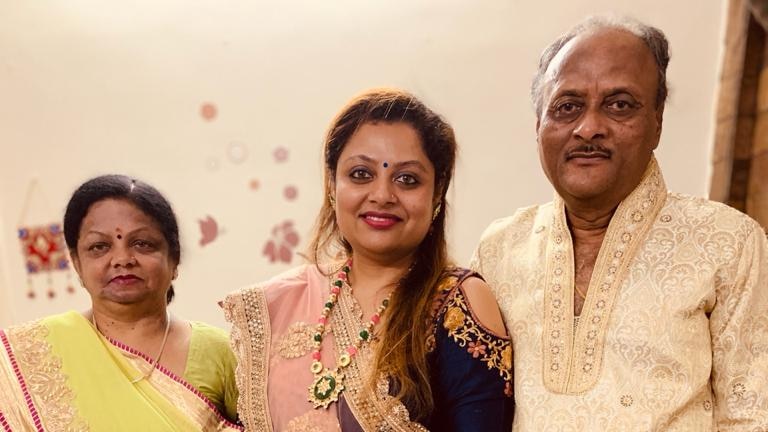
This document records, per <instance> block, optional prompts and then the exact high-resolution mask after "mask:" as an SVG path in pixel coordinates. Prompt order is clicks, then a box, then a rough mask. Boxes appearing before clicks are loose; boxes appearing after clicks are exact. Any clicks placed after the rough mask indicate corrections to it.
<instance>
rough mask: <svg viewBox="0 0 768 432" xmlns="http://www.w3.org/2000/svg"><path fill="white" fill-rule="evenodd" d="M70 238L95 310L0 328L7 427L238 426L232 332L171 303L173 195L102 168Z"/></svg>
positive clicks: (175, 255) (175, 248) (67, 229)
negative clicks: (183, 314)
mask: <svg viewBox="0 0 768 432" xmlns="http://www.w3.org/2000/svg"><path fill="white" fill-rule="evenodd" d="M64 236H65V239H66V242H67V246H68V248H69V251H70V255H71V256H72V261H73V264H74V267H75V269H76V270H77V273H78V275H79V276H80V279H81V281H82V284H83V286H84V287H85V289H86V290H87V291H88V294H89V295H90V297H91V302H92V309H91V310H89V311H87V312H83V313H78V312H66V313H63V314H61V315H55V316H49V317H46V318H43V319H41V320H38V321H34V322H31V323H27V324H22V325H19V326H16V327H11V328H9V329H8V330H6V331H0V339H2V347H1V348H0V388H1V389H2V391H1V392H0V426H2V427H0V430H35V431H44V430H45V431H63V430H73V431H74V430H92V431H105V430H109V431H139V430H141V431H201V430H204V431H208V430H227V429H239V427H238V426H237V425H235V424H234V423H233V421H234V420H235V418H236V399H237V389H236V386H235V383H234V363H235V359H234V356H233V355H232V352H231V350H230V349H229V347H228V341H227V335H226V333H225V332H224V331H222V330H219V329H216V328H214V327H211V326H208V325H206V324H202V323H199V322H189V321H185V320H183V319H181V318H178V317H175V316H173V315H171V314H170V312H169V311H168V303H170V302H171V300H172V299H173V295H174V292H173V287H172V285H171V281H172V280H174V279H175V278H176V276H177V274H178V265H179V261H180V258H181V248H180V246H179V232H178V226H177V222H176V216H175V215H174V213H173V210H172V209H171V206H170V204H169V203H168V201H167V200H166V199H165V198H164V197H163V196H162V195H161V194H160V193H159V192H158V191H157V190H156V189H154V188H153V187H152V186H150V185H147V184H146V183H142V182H140V181H138V180H132V179H130V178H129V177H125V176H118V175H109V176H102V177H97V178H95V179H92V180H90V181H88V182H86V183H84V184H83V185H81V186H80V187H79V188H78V189H77V190H76V191H75V193H74V194H73V195H72V198H71V199H70V201H69V204H68V205H67V210H66V214H65V216H64ZM3 428H5V429H3Z"/></svg>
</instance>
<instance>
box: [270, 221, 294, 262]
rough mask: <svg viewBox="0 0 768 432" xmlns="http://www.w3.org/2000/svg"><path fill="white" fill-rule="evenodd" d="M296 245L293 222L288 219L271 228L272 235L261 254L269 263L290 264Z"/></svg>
mask: <svg viewBox="0 0 768 432" xmlns="http://www.w3.org/2000/svg"><path fill="white" fill-rule="evenodd" d="M298 244H299V234H298V233H296V230H295V229H294V226H293V221H292V220H290V219H288V220H285V221H283V222H282V223H279V224H277V225H275V226H274V228H272V235H271V236H270V238H269V240H267V243H266V244H265V245H264V250H263V251H262V254H264V255H265V256H267V257H268V258H269V262H271V263H274V262H276V261H279V262H284V263H290V262H291V260H292V259H293V249H294V248H295V247H296V246H297V245H298Z"/></svg>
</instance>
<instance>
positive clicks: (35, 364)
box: [3, 320, 89, 432]
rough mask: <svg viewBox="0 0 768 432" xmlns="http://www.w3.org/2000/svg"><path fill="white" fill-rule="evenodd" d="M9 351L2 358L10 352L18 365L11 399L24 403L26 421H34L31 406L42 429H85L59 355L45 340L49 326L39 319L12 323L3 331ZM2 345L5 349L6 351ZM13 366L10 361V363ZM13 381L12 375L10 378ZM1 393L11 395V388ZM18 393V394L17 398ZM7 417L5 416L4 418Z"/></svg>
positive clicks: (85, 424) (39, 427) (86, 425)
mask: <svg viewBox="0 0 768 432" xmlns="http://www.w3.org/2000/svg"><path fill="white" fill-rule="evenodd" d="M5 334H6V336H7V340H8V343H9V344H10V348H11V350H12V353H7V352H5V353H4V356H3V359H6V358H8V357H7V356H8V355H11V354H12V355H13V358H14V359H15V362H16V364H15V366H17V367H18V371H17V373H18V374H20V376H17V377H16V379H15V381H16V384H17V385H16V386H13V387H18V388H19V391H18V392H16V393H17V396H16V398H17V400H16V401H13V400H11V401H10V402H11V403H15V404H18V405H20V406H24V407H26V409H25V410H24V411H25V412H26V414H29V417H27V416H26V415H25V416H24V417H25V418H26V419H27V420H28V421H29V422H31V423H30V424H29V425H34V424H35V418H33V417H34V416H33V410H34V411H36V414H37V420H38V421H39V422H40V424H39V425H38V426H37V428H38V429H41V430H43V429H44V430H56V431H67V432H70V431H71V432H79V431H88V430H89V427H88V424H87V423H86V422H85V420H84V419H83V418H81V417H80V415H79V414H78V411H77V408H75V405H74V400H75V393H74V392H73V391H72V390H71V389H70V388H69V387H68V385H67V376H66V375H65V374H64V373H63V372H62V370H61V369H62V363H61V359H60V358H58V357H57V356H56V355H54V354H53V350H52V347H51V345H50V343H49V342H48V340H47V339H46V338H47V336H48V329H47V328H46V326H45V324H43V321H42V320H37V321H32V322H29V323H25V324H21V325H18V326H14V327H11V328H9V329H8V330H7V332H6V333H5ZM5 349H6V348H5V347H4V349H3V350H4V351H5ZM11 366H13V365H11ZM22 380H23V386H24V388H25V389H26V392H27V394H28V395H29V397H31V399H32V400H25V398H24V394H23V391H22V390H21V387H19V386H20V385H22ZM12 381H13V379H12ZM6 391H7V392H8V393H7V394H5V396H4V397H10V398H13V393H12V390H11V389H7V390H6V389H4V390H3V393H6ZM19 397H21V398H19ZM6 420H8V419H6Z"/></svg>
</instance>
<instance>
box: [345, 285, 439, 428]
mask: <svg viewBox="0 0 768 432" xmlns="http://www.w3.org/2000/svg"><path fill="white" fill-rule="evenodd" d="M347 288H348V287H347ZM357 310H358V309H357V302H355V300H354V299H353V298H352V296H351V294H350V290H349V289H342V291H341V295H340V296H339V299H338V303H337V306H336V307H335V308H333V311H332V312H331V313H332V319H333V322H334V323H335V327H334V338H335V342H336V352H344V350H346V348H347V347H348V346H350V345H352V342H353V341H354V340H355V337H356V335H357V332H358V329H359V328H360V326H361V322H360V318H359V316H360V315H359V312H356V311H357ZM372 364H373V350H372V349H371V346H370V345H367V346H364V347H363V348H362V349H360V351H359V352H358V354H357V356H356V358H355V360H354V361H353V362H352V363H351V364H350V365H349V366H347V367H346V368H345V369H344V374H345V379H344V386H345V387H346V389H345V390H344V394H343V396H344V399H345V400H346V402H347V404H348V405H349V408H350V410H351V411H352V413H353V414H354V417H355V419H356V420H357V421H358V423H359V424H360V426H361V427H362V428H363V430H366V431H380V432H389V431H393V432H426V431H427V429H426V428H425V427H424V426H422V425H421V424H419V423H416V422H412V421H411V420H410V417H409V413H408V410H407V409H406V408H405V405H403V403H402V402H400V401H399V400H398V399H396V398H394V397H392V396H390V395H389V380H388V379H387V378H386V377H384V376H381V377H379V378H378V379H377V380H376V388H375V389H374V392H373V394H372V392H371V391H370V389H369V386H368V379H369V377H370V376H371V375H370V374H372V373H374V372H373V371H372V370H371V365H372Z"/></svg>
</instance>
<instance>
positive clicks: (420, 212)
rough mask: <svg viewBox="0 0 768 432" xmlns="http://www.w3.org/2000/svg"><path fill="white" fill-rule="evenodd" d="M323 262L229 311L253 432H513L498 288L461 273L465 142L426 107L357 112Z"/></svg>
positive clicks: (345, 135)
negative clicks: (458, 194) (460, 147)
mask: <svg viewBox="0 0 768 432" xmlns="http://www.w3.org/2000/svg"><path fill="white" fill-rule="evenodd" d="M324 154H325V193H326V199H325V200H324V204H323V207H322V209H321V210H320V214H319V215H318V218H317V229H316V233H315V237H314V239H313V241H312V244H311V247H310V254H309V255H310V256H311V257H312V263H311V264H310V265H306V266H302V267H299V268H297V269H295V270H293V271H291V272H289V273H286V274H283V275H280V276H278V277H276V278H274V279H272V280H270V281H267V282H264V283H261V284H258V285H256V286H255V287H251V288H247V289H244V290H242V291H240V292H237V293H234V294H231V295H230V296H228V297H227V299H226V301H225V313H226V316H227V319H228V320H230V321H231V322H232V323H233V333H232V338H233V343H234V346H235V348H236V349H235V353H236V355H237V357H238V362H239V366H238V374H239V376H238V385H239V390H240V398H241V399H240V404H239V407H240V413H239V414H240V417H241V419H243V422H244V424H245V426H246V427H247V428H248V430H254V431H266V430H276V431H309V430H312V431H344V432H348V431H361V430H362V431H384V430H386V431H390V430H392V431H407V430H425V429H430V430H435V431H464V432H467V431H487V432H493V431H508V430H510V428H511V412H512V407H511V405H512V399H511V398H510V395H511V387H510V377H511V366H512V365H511V358H512V352H511V347H510V342H509V339H508V338H507V336H506V331H505V329H504V326H503V323H502V320H501V315H500V313H499V310H498V307H497V305H496V303H495V300H494V299H493V297H492V295H491V293H490V290H489V288H488V286H487V285H486V284H485V282H483V280H482V279H480V278H479V276H478V275H477V274H476V273H473V272H471V271H469V270H467V269H463V268H459V267H455V266H452V265H451V263H450V261H449V259H448V256H447V251H446V241H445V216H446V209H447V202H446V192H447V190H448V186H449V184H450V181H451V177H452V174H453V168H454V160H455V154H456V142H455V138H454V133H453V130H452V129H451V127H450V126H449V125H448V124H447V123H446V122H445V121H444V120H443V119H442V118H440V117H439V116H438V115H437V114H435V113H434V112H432V111H431V110H430V109H429V108H427V107H426V106H425V105H424V104H423V103H421V102H420V101H419V100H417V99H416V98H415V97H413V96H412V95H410V94H408V93H406V92H403V91H400V90H394V89H379V90H372V91H369V92H366V93H364V94H362V95H361V96H359V97H357V98H355V99H353V100H352V101H351V102H350V103H349V104H348V105H347V106H346V107H345V108H344V109H343V110H342V111H341V113H340V114H339V115H338V117H337V118H336V120H335V121H334V122H333V123H332V124H331V127H330V130H329V132H328V136H327V138H326V142H325V153H324Z"/></svg>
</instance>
